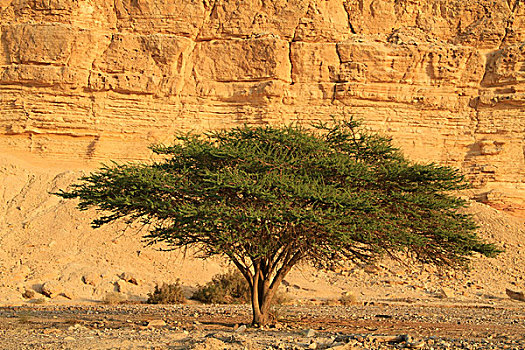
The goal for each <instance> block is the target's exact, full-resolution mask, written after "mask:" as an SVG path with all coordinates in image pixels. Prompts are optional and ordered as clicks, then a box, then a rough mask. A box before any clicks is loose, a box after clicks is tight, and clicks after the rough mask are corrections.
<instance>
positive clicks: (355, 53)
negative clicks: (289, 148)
mask: <svg viewBox="0 0 525 350" xmlns="http://www.w3.org/2000/svg"><path fill="white" fill-rule="evenodd" d="M0 24H1V29H0V31H1V33H0V37H1V44H2V45H1V46H0V104H1V107H2V108H0V125H2V126H3V127H2V128H1V129H0V149H1V150H2V152H6V153H13V152H17V154H18V153H20V154H27V153H32V154H35V155H37V156H38V157H44V158H46V159H50V158H54V159H59V160H61V161H71V160H80V161H87V160H96V161H99V160H102V159H108V158H113V159H125V158H137V157H139V156H144V155H145V154H147V150H146V146H147V145H148V144H150V143H152V142H155V141H169V140H171V139H172V135H173V133H174V132H176V131H180V130H183V131H186V130H189V129H208V128H218V127H228V126H231V125H234V124H236V123H240V122H248V123H266V122H271V123H276V122H283V121H290V120H301V121H308V120H311V119H317V118H328V117H329V116H330V115H340V114H342V113H347V114H354V115H357V116H360V117H363V118H364V119H366V120H368V121H369V124H370V125H371V126H372V127H373V128H375V129H377V130H381V131H383V132H385V133H387V134H390V135H392V136H393V137H394V139H395V140H396V142H397V144H398V145H400V146H401V147H402V148H403V149H404V150H405V151H406V152H407V153H408V154H409V155H410V156H412V157H413V158H415V159H420V160H424V161H438V162H441V163H446V164H450V165H454V166H458V167H461V168H462V169H463V170H464V171H465V172H466V173H467V174H469V175H470V176H471V178H472V179H473V180H474V182H475V183H476V184H477V185H478V186H481V187H482V189H481V190H480V191H479V195H480V196H481V197H483V198H482V199H485V200H487V199H488V200H497V199H498V198H499V197H504V198H507V199H511V202H512V203H515V205H525V202H524V200H523V198H524V197H525V183H524V175H525V158H524V157H525V155H524V153H525V151H524V150H525V141H524V134H525V118H524V117H523V111H524V110H525V5H524V3H523V2H520V1H519V0H467V1H465V0H440V1H435V0H434V1H433V0H421V1H409V0H402V1H394V0H381V1H380V0H346V1H335V0H329V1H325V0H323V1H321V0H288V1H284V0H272V1H260V0H247V1H233V0H232V1H226V0H215V1H214V0H203V1H197V0H184V1H182V0H161V1H158V0H155V1H154V0H137V1H128V0H115V1H113V0H112V1H107V0H81V1H72V0H50V1H47V0H46V1H43V0H3V1H2V2H1V3H0ZM487 197H488V198H487Z"/></svg>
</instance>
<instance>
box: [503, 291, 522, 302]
mask: <svg viewBox="0 0 525 350" xmlns="http://www.w3.org/2000/svg"><path fill="white" fill-rule="evenodd" d="M505 293H507V295H508V297H509V298H511V299H512V300H518V301H525V295H524V294H523V292H515V291H513V290H510V289H508V288H507V289H505Z"/></svg>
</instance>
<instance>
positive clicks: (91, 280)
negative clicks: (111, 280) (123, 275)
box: [82, 272, 102, 287]
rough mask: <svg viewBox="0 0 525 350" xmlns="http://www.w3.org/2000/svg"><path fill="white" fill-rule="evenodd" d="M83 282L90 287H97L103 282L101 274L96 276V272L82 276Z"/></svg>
mask: <svg viewBox="0 0 525 350" xmlns="http://www.w3.org/2000/svg"><path fill="white" fill-rule="evenodd" d="M82 282H84V283H85V284H88V285H90V286H93V287H96V286H97V285H99V284H100V283H101V282H102V277H101V276H100V274H96V273H95V272H88V273H86V274H85V275H84V276H82Z"/></svg>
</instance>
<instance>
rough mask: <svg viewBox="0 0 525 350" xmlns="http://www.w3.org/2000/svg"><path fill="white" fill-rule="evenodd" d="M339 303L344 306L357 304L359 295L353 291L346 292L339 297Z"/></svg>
mask: <svg viewBox="0 0 525 350" xmlns="http://www.w3.org/2000/svg"><path fill="white" fill-rule="evenodd" d="M339 303H341V305H344V306H350V305H355V304H357V297H356V296H355V294H354V293H352V292H344V293H343V295H341V297H340V298H339Z"/></svg>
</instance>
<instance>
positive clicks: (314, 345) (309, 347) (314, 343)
mask: <svg viewBox="0 0 525 350" xmlns="http://www.w3.org/2000/svg"><path fill="white" fill-rule="evenodd" d="M308 349H312V350H315V349H317V343H316V342H312V343H310V345H308Z"/></svg>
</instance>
